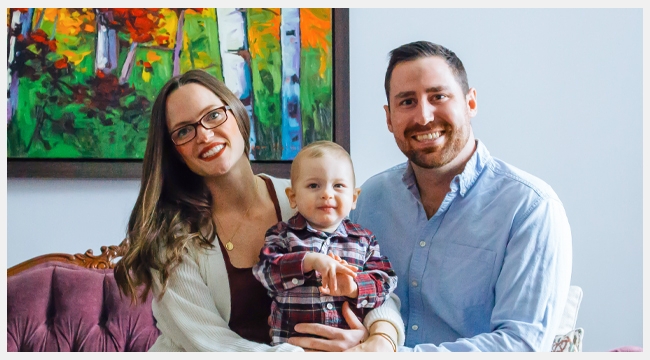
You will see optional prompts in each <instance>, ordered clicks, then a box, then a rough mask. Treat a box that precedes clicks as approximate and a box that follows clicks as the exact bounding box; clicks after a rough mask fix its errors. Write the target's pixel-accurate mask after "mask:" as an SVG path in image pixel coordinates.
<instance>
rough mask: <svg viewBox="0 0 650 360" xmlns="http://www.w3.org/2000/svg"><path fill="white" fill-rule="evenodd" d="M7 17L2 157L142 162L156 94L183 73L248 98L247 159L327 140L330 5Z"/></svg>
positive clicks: (330, 125) (283, 157)
mask: <svg viewBox="0 0 650 360" xmlns="http://www.w3.org/2000/svg"><path fill="white" fill-rule="evenodd" d="M7 20H8V22H7V24H8V44H7V45H8V52H7V56H8V69H7V83H8V87H7V157H8V160H13V159H27V160H28V159H41V160H56V159H58V160H62V159H63V160H139V159H142V157H143V155H144V150H145V146H146V140H147V132H148V127H149V116H150V110H151V106H152V104H153V102H154V99H155V97H156V94H157V91H158V90H159V89H160V88H161V87H162V85H163V84H164V83H165V82H166V81H167V80H168V79H170V78H171V77H172V76H174V75H177V74H181V73H184V72H186V71H188V70H190V69H204V70H205V71H208V72H209V73H211V74H212V75H214V76H216V77H217V78H218V79H220V80H222V81H223V82H224V83H225V84H226V85H227V86H228V87H229V88H230V89H231V90H232V91H233V92H234V93H235V95H237V96H238V97H239V98H240V99H241V101H242V102H243V103H244V105H245V106H246V108H247V109H248V112H249V117H250V121H251V134H250V139H249V141H250V144H251V153H250V159H251V160H253V162H254V163H255V162H265V161H269V162H277V161H290V160H291V159H293V158H294V157H295V155H296V154H297V152H298V151H299V150H300V149H301V148H302V147H303V146H305V145H306V144H309V143H310V142H313V141H316V140H323V139H327V140H333V139H334V117H335V109H334V98H335V96H334V74H333V52H334V46H333V39H334V38H333V9H315V8H308V9H307V8H282V9H266V8H264V9H262V8H259V9H253V8H247V9H243V8H229V9H226V8H188V9H180V8H159V9H151V8H147V9H144V8H142V9H138V8H126V9H120V8H45V9H42V8H8V9H7ZM346 26H347V25H346Z"/></svg>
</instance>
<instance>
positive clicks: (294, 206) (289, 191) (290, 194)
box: [284, 187, 298, 209]
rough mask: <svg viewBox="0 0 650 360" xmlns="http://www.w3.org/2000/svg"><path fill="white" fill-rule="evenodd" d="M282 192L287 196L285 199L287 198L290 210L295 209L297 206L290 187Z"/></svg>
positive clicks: (294, 194)
mask: <svg viewBox="0 0 650 360" xmlns="http://www.w3.org/2000/svg"><path fill="white" fill-rule="evenodd" d="M284 192H285V194H287V198H289V205H290V206H291V208H292V209H295V208H296V206H297V205H298V204H296V193H294V192H293V189H292V188H291V187H288V188H286V189H284Z"/></svg>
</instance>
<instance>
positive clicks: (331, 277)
mask: <svg viewBox="0 0 650 360" xmlns="http://www.w3.org/2000/svg"><path fill="white" fill-rule="evenodd" d="M339 259H340V258H339ZM302 267H303V272H305V273H307V272H310V271H312V270H316V271H318V272H319V273H320V275H321V281H322V284H323V285H322V288H325V289H327V291H328V294H334V293H339V292H340V291H339V289H338V283H337V280H338V279H337V275H338V274H341V275H347V276H350V277H352V278H354V277H355V276H356V271H357V268H356V267H355V266H354V265H350V264H348V263H347V262H345V261H344V263H341V262H339V261H337V260H335V259H334V258H333V257H331V256H328V255H323V254H319V253H313V252H311V253H308V254H307V255H305V258H304V259H303V261H302ZM342 280H344V279H343V278H342ZM344 281H346V282H347V280H344ZM352 281H354V280H352ZM354 285H355V286H356V282H355V283H354ZM347 286H348V289H347V290H351V289H349V287H350V285H349V284H348V285H347ZM352 292H354V291H352Z"/></svg>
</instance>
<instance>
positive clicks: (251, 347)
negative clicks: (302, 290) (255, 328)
mask: <svg viewBox="0 0 650 360" xmlns="http://www.w3.org/2000/svg"><path fill="white" fill-rule="evenodd" d="M153 275H154V284H153V294H154V298H153V301H152V310H153V315H154V317H155V319H156V322H157V326H158V328H159V329H160V331H161V332H162V335H161V336H165V338H166V339H165V340H166V341H167V342H171V343H172V344H174V345H175V347H176V348H178V349H182V350H184V351H188V352H189V351H191V352H198V351H228V352H230V351H302V349H301V348H299V347H296V346H293V345H290V344H288V343H285V344H282V345H277V346H273V347H271V346H269V345H266V344H260V343H256V342H253V341H248V340H246V339H244V338H242V337H241V336H239V335H237V333H235V332H234V331H232V330H230V329H229V328H228V322H227V321H226V320H224V316H223V314H220V313H219V311H218V309H217V307H216V306H215V302H214V299H213V298H212V296H211V295H210V290H209V288H208V286H207V285H206V283H205V281H204V280H203V278H202V277H201V273H200V270H199V265H198V263H197V261H196V260H195V259H194V258H193V257H192V256H191V255H190V254H188V253H186V254H185V255H183V257H182V261H181V262H180V263H179V264H178V266H177V267H176V268H174V270H173V271H172V274H171V276H170V277H169V281H168V283H167V288H166V291H165V293H164V295H163V296H162V298H161V299H158V294H160V291H161V286H160V283H159V281H158V274H157V273H156V272H155V271H154V272H153Z"/></svg>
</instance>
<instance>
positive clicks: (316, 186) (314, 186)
mask: <svg viewBox="0 0 650 360" xmlns="http://www.w3.org/2000/svg"><path fill="white" fill-rule="evenodd" d="M307 188H309V189H316V188H318V184H309V185H307Z"/></svg>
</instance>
